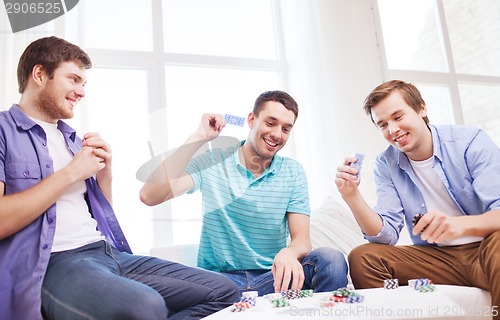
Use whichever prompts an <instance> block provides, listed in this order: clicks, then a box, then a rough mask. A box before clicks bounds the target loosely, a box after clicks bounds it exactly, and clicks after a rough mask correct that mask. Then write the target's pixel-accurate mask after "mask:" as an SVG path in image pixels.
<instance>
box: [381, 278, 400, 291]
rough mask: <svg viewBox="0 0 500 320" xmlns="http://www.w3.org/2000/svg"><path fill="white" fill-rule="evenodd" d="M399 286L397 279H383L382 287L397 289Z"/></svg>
mask: <svg viewBox="0 0 500 320" xmlns="http://www.w3.org/2000/svg"><path fill="white" fill-rule="evenodd" d="M397 288H399V282H398V279H385V280H384V289H397Z"/></svg>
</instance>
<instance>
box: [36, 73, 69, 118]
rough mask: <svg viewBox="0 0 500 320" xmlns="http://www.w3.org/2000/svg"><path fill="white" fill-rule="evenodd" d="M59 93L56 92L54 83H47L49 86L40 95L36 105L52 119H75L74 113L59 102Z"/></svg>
mask: <svg viewBox="0 0 500 320" xmlns="http://www.w3.org/2000/svg"><path fill="white" fill-rule="evenodd" d="M57 100H58V99H57V93H56V90H54V86H53V85H52V81H49V82H48V83H47V86H46V87H45V88H44V89H43V91H42V92H40V94H39V95H38V98H37V99H36V105H37V108H38V110H39V111H40V112H41V113H43V114H45V115H46V116H47V117H49V118H50V119H54V120H59V119H70V118H73V112H72V111H71V110H68V109H67V108H65V106H64V105H61V104H60V103H59V102H58V101H57Z"/></svg>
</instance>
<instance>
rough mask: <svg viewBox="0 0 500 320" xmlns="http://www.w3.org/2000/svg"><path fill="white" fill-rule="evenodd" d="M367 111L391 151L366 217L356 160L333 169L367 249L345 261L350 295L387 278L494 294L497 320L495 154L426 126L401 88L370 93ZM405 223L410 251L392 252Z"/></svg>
mask: <svg viewBox="0 0 500 320" xmlns="http://www.w3.org/2000/svg"><path fill="white" fill-rule="evenodd" d="M364 109H365V111H366V113H367V114H368V115H369V116H370V117H371V119H372V121H373V123H374V124H375V125H376V126H377V128H378V129H379V130H380V132H381V133H382V135H383V136H384V138H385V139H386V140H387V141H388V142H389V143H390V144H391V146H389V147H388V148H387V149H386V150H385V151H384V152H382V153H381V154H380V155H379V156H378V157H377V159H376V165H375V180H376V184H377V195H378V199H377V204H376V206H375V207H374V208H373V209H372V208H370V207H369V206H368V204H367V203H366V202H365V200H364V199H363V197H362V196H361V194H360V192H359V190H358V185H359V181H356V180H357V178H356V176H355V175H356V173H357V170H356V169H354V168H352V167H351V166H349V164H350V163H351V162H354V161H356V159H354V158H352V157H348V158H346V159H345V161H344V163H343V165H341V166H339V168H338V170H337V175H336V180H335V182H336V185H337V188H338V190H339V192H340V193H341V195H342V198H343V199H344V200H345V202H346V203H347V204H348V206H349V207H350V208H351V210H352V212H353V214H354V216H355V217H356V220H357V221H358V224H359V225H360V227H361V229H362V231H363V233H364V234H365V237H366V239H368V240H369V241H370V242H371V243H369V244H365V245H362V246H359V247H357V248H355V249H354V250H353V251H352V252H351V253H350V254H349V266H350V270H351V271H350V272H351V277H352V280H353V283H354V286H355V287H356V288H360V289H361V288H371V287H381V286H382V285H383V280H384V279H391V278H397V279H398V280H399V283H400V284H404V285H406V284H407V282H408V279H414V278H428V279H431V280H432V281H433V282H434V283H438V284H448V285H463V286H476V287H479V288H482V289H485V290H488V291H490V292H491V297H492V306H495V308H496V312H495V313H496V314H493V315H494V316H495V315H498V309H497V308H498V306H499V305H500V255H499V254H498V252H499V250H500V231H499V230H500V149H499V148H498V146H497V145H496V144H495V143H494V142H493V141H492V140H491V139H490V138H489V137H488V136H487V135H486V133H484V132H483V131H482V130H480V129H478V128H474V127H467V126H459V125H443V126H435V125H430V124H429V119H428V118H427V107H426V105H425V102H424V100H423V99H422V97H421V95H420V92H419V91H418V89H417V88H416V87H415V86H414V85H412V84H410V83H406V82H403V81H400V80H391V81H388V82H385V83H382V84H381V85H379V86H378V87H376V88H375V89H374V90H373V91H372V92H371V93H370V94H369V95H368V97H367V98H366V100H365V105H364ZM417 215H422V217H421V218H420V220H417V222H416V223H415V225H414V226H413V224H414V222H413V220H414V218H415V216H417ZM405 222H406V226H407V228H408V230H409V232H410V235H411V238H412V241H413V243H414V244H415V245H411V246H393V245H394V244H395V243H396V242H397V240H398V237H399V232H400V231H401V228H402V227H403V225H404V223H405Z"/></svg>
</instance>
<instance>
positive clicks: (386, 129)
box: [371, 90, 433, 161]
mask: <svg viewBox="0 0 500 320" xmlns="http://www.w3.org/2000/svg"><path fill="white" fill-rule="evenodd" d="M425 116H427V108H426V106H425V104H422V105H421V109H420V110H419V112H416V111H415V110H414V109H413V108H411V107H410V106H409V105H408V104H407V103H406V102H405V100H404V99H403V97H402V96H401V93H400V92H399V91H398V90H394V91H393V92H391V93H390V94H389V95H388V96H387V97H386V98H384V99H383V100H381V101H380V102H379V103H377V104H376V105H375V106H373V107H372V108H371V117H372V119H373V122H374V123H375V124H376V125H377V127H378V128H379V130H380V132H381V133H382V135H383V136H384V138H385V139H386V140H387V141H389V143H390V144H391V145H393V146H394V147H396V148H397V149H399V150H401V151H402V152H404V153H405V154H406V155H407V156H408V157H409V158H410V159H412V160H416V161H419V160H425V159H428V158H430V157H431V156H432V154H433V147H432V136H431V132H430V130H429V128H428V127H427V124H426V123H425V121H424V117H425Z"/></svg>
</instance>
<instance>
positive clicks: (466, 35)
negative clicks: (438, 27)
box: [443, 0, 500, 76]
mask: <svg viewBox="0 0 500 320" xmlns="http://www.w3.org/2000/svg"><path fill="white" fill-rule="evenodd" d="M443 4H444V9H445V15H446V22H447V25H448V32H449V35H450V42H451V48H452V52H453V60H454V63H455V69H456V72H457V73H464V74H476V75H489V76H500V63H499V62H500V1H498V0H466V1H464V0H462V1H457V0H444V1H443Z"/></svg>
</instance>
